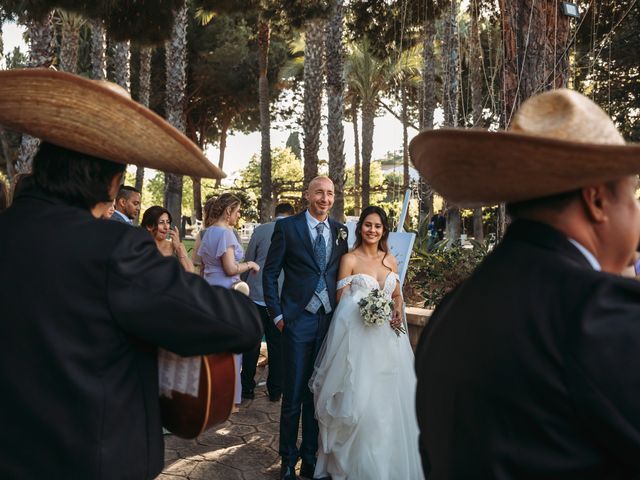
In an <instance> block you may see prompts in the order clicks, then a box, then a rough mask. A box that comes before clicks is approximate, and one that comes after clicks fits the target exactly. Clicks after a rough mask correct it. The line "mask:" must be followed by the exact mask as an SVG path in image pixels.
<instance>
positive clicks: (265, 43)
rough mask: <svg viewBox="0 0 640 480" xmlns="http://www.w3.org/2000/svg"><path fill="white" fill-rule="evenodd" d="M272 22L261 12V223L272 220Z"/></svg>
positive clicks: (259, 29) (259, 87) (259, 40)
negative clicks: (270, 66)
mask: <svg viewBox="0 0 640 480" xmlns="http://www.w3.org/2000/svg"><path fill="white" fill-rule="evenodd" d="M270 39H271V21H270V20H269V19H268V18H266V15H265V14H264V13H263V12H261V13H260V18H259V20H258V72H259V77H258V98H259V100H258V105H259V108H260V137H261V142H260V200H261V201H260V222H261V223H266V222H268V221H269V219H270V218H271V209H272V203H273V202H272V190H273V185H272V182H271V116H270V112H269V77H268V76H267V75H268V69H269V42H270Z"/></svg>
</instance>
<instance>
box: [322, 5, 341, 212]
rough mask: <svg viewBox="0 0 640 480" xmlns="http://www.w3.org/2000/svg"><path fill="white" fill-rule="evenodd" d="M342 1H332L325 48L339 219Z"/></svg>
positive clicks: (329, 132)
mask: <svg viewBox="0 0 640 480" xmlns="http://www.w3.org/2000/svg"><path fill="white" fill-rule="evenodd" d="M343 19H344V6H343V0H333V12H332V15H331V19H330V21H329V23H328V25H327V32H326V39H325V49H326V56H327V104H328V105H327V106H328V117H327V136H328V149H329V178H331V180H333V185H334V188H335V201H334V203H333V209H332V210H331V215H332V216H333V218H335V219H337V220H340V221H341V220H342V219H343V217H344V180H345V178H344V168H345V162H344V129H343V126H342V117H343V114H344V79H343V70H344V46H343V43H342V28H343V27H342V24H343Z"/></svg>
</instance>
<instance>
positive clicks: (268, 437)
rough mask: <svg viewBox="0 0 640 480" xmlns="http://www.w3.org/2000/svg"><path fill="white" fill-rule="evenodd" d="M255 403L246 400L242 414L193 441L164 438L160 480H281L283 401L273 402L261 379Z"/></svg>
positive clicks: (260, 375)
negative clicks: (162, 466)
mask: <svg viewBox="0 0 640 480" xmlns="http://www.w3.org/2000/svg"><path fill="white" fill-rule="evenodd" d="M257 377H258V378H257V381H258V387H257V388H256V398H255V400H244V401H243V403H242V405H241V406H240V412H238V413H234V414H232V415H231V418H230V419H229V420H228V421H227V422H225V423H224V424H223V425H222V426H220V427H219V428H217V429H213V430H209V431H208V432H205V433H204V434H203V435H201V436H200V437H198V438H197V439H195V440H183V439H181V438H177V437H175V436H174V435H165V437H164V440H165V470H164V472H163V473H162V474H161V475H160V476H159V477H158V478H157V480H177V479H188V480H205V479H206V480H213V479H221V480H257V479H277V478H278V474H279V473H280V457H279V456H278V431H279V421H280V402H270V401H269V398H268V397H267V393H266V388H265V386H264V380H265V378H266V369H260V371H259V373H258V375H257Z"/></svg>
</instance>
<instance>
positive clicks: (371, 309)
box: [358, 289, 404, 335]
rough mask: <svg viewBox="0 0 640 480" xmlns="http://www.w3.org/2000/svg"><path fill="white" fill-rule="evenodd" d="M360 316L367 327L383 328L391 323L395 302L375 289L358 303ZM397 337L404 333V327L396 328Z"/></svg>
mask: <svg viewBox="0 0 640 480" xmlns="http://www.w3.org/2000/svg"><path fill="white" fill-rule="evenodd" d="M358 306H359V307H360V316H361V317H362V320H363V322H364V324H365V325H366V326H367V327H371V326H374V325H377V326H381V325H384V324H385V323H389V322H390V320H391V314H392V313H393V306H394V305H393V300H391V299H390V298H388V297H386V296H385V295H384V293H383V292H382V291H380V290H378V289H373V290H371V292H369V294H368V295H367V296H366V297H362V298H361V299H360V301H359V302H358ZM394 331H395V332H396V335H400V333H404V329H403V328H402V327H398V328H394Z"/></svg>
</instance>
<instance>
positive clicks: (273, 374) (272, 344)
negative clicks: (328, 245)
mask: <svg viewBox="0 0 640 480" xmlns="http://www.w3.org/2000/svg"><path fill="white" fill-rule="evenodd" d="M294 213H295V210H294V208H293V206H292V205H291V204H290V203H280V204H278V205H277V206H276V210H275V220H274V221H273V222H269V223H265V224H264V225H260V226H259V227H257V228H256V229H255V230H254V231H253V235H251V240H249V245H248V246H247V253H246V256H245V260H253V261H255V262H256V263H257V264H258V265H259V266H260V268H261V269H262V268H263V267H264V263H265V261H266V260H267V253H268V252H269V246H270V245H271V236H272V235H273V229H274V227H275V222H277V221H278V220H280V219H282V218H286V217H290V216H291V215H293V214H294ZM245 275H246V281H247V283H248V284H249V288H250V292H251V293H250V294H249V296H250V297H251V300H253V302H254V303H255V304H256V305H257V307H258V311H259V312H260V316H261V317H262V324H263V326H264V333H265V337H266V340H267V357H268V358H269V368H268V370H269V373H268V374H267V393H268V395H269V400H270V401H272V402H277V401H279V400H280V397H281V396H282V334H281V333H280V330H278V329H277V328H276V326H275V325H274V324H273V322H272V321H271V320H270V319H269V314H268V312H267V304H266V303H264V294H263V291H262V270H260V271H259V272H258V273H257V274H255V275H248V274H245ZM279 283H280V288H281V289H282V276H281V278H280V280H279ZM261 343H262V342H259V343H257V344H256V347H255V348H254V349H252V350H250V351H248V352H246V353H245V354H244V355H243V356H242V397H243V398H247V399H252V398H254V396H255V394H254V389H255V387H256V382H255V380H254V377H255V375H256V365H257V363H258V358H259V357H260V345H261Z"/></svg>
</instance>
